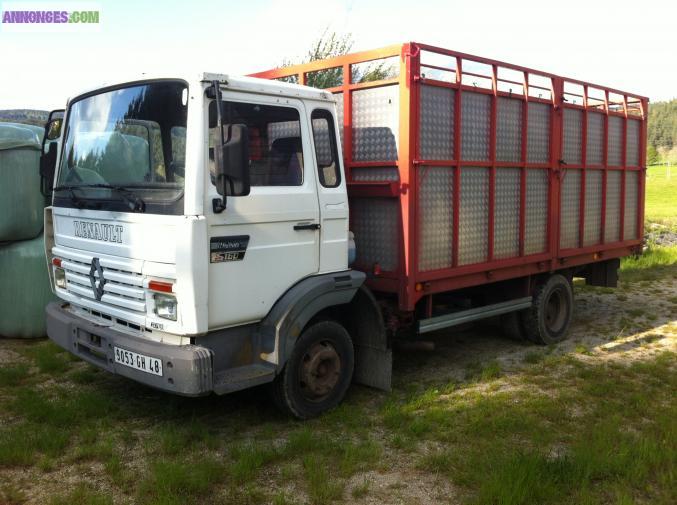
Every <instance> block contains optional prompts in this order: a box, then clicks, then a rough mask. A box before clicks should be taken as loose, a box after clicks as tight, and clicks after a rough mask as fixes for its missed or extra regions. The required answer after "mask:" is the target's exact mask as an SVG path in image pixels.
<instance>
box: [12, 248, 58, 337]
mask: <svg viewBox="0 0 677 505" xmlns="http://www.w3.org/2000/svg"><path fill="white" fill-rule="evenodd" d="M0 279H2V281H1V283H0V285H1V286H2V289H0V336H3V337H9V338H40V337H44V336H45V306H46V305H47V303H49V302H50V301H52V300H56V297H55V296H54V295H53V294H52V290H51V288H50V285H49V274H48V272H47V262H46V260H45V248H44V240H43V237H42V235H40V236H39V237H37V238H34V239H32V240H24V241H23V242H14V243H13V244H5V245H0Z"/></svg>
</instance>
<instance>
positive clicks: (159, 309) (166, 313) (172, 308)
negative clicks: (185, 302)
mask: <svg viewBox="0 0 677 505" xmlns="http://www.w3.org/2000/svg"><path fill="white" fill-rule="evenodd" d="M153 300H155V313H156V314H157V316H158V317H161V318H163V319H169V320H171V321H176V305H177V304H176V298H174V297H173V296H171V295H163V294H160V293H155V294H154V295H153Z"/></svg>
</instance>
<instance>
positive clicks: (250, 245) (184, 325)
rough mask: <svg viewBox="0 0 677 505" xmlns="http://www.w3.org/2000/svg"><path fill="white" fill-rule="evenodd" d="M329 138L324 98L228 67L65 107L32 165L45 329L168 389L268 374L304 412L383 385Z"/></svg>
mask: <svg viewBox="0 0 677 505" xmlns="http://www.w3.org/2000/svg"><path fill="white" fill-rule="evenodd" d="M339 128H342V126H341V125H339V124H338V123H337V121H336V110H335V104H334V101H333V97H332V95H331V94H330V93H327V92H324V91H322V90H317V89H314V88H308V87H304V86H298V85H292V84H286V83H283V82H277V81H269V80H262V79H255V78H243V77H231V76H226V75H222V74H203V75H202V76H199V77H198V78H195V79H193V78H186V77H185V76H184V77H179V78H166V77H158V78H148V77H145V76H144V78H143V79H140V80H134V81H129V82H124V83H120V84H116V85H113V86H106V87H102V88H100V89H95V90H91V91H88V92H86V93H83V94H81V95H78V96H76V97H75V98H72V99H71V100H70V101H69V102H68V106H67V109H66V112H65V117H64V122H63V128H62V130H61V139H60V146H59V149H58V150H57V149H56V147H55V148H54V149H52V150H51V151H50V152H49V153H47V154H46V155H45V156H44V159H43V164H42V168H41V171H42V174H43V177H45V178H46V179H47V184H46V186H48V187H52V188H53V190H52V195H53V196H52V206H51V207H48V208H47V209H46V213H45V239H46V240H45V243H46V254H47V259H48V261H49V265H50V272H51V275H52V280H53V285H54V291H55V293H56V295H57V296H58V297H59V298H60V300H61V301H60V302H55V303H52V304H51V305H49V306H48V308H47V329H48V335H49V337H50V338H51V339H52V340H53V341H55V342H56V343H57V344H59V345H60V346H62V347H64V348H65V349H67V350H69V351H70V352H72V353H73V354H76V355H78V356H80V357H82V358H83V359H85V360H87V361H88V362H90V363H92V364H94V365H96V366H99V367H101V368H104V369H106V370H108V371H111V372H114V373H117V374H120V375H124V376H126V377H129V378H131V379H134V380H137V381H139V382H142V383H145V384H148V385H150V386H152V387H155V388H158V389H162V390H166V391H170V392H173V393H177V394H182V395H189V396H198V395H204V394H209V393H211V392H216V393H219V394H223V393H228V392H231V391H236V390H239V389H243V388H246V387H250V386H254V385H258V384H263V383H267V382H273V391H274V393H275V394H274V397H275V398H276V401H277V403H278V404H279V405H280V406H281V407H283V408H284V409H286V410H287V411H289V412H291V413H292V414H294V415H296V416H298V417H301V418H305V417H310V416H313V415H317V414H319V413H321V412H323V411H324V410H326V409H328V408H331V407H333V406H335V405H336V404H338V402H340V400H341V399H342V397H343V396H344V394H345V392H346V390H347V388H348V386H349V384H350V382H351V380H352V379H353V376H355V379H356V380H360V381H361V382H365V383H368V384H371V385H374V386H378V387H385V388H388V387H389V380H390V363H391V356H390V351H388V349H387V346H386V343H385V342H386V337H385V329H384V326H383V320H382V317H381V313H380V310H379V307H378V304H377V303H376V302H375V299H374V298H373V296H372V295H371V294H370V293H369V291H367V290H366V288H364V287H363V286H362V284H363V282H364V280H365V275H364V274H363V273H361V272H358V271H354V270H351V269H349V265H348V263H349V259H348V258H349V248H350V247H351V241H350V240H349V230H348V198H347V191H346V181H345V176H344V173H343V167H342V160H341V155H340V153H341V148H340V140H339V137H338V135H337V133H338V131H339ZM219 132H221V134H219ZM358 313H359V314H358ZM358 315H359V317H358ZM358 321H359V322H358ZM360 349H363V350H364V352H360ZM375 357H379V359H380V361H379V362H381V363H382V364H383V366H382V368H383V371H382V372H375V371H374V362H375V361H374V358H375ZM356 359H357V363H356ZM377 361H378V360H377ZM354 370H355V373H353V371H354Z"/></svg>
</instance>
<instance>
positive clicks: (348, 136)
mask: <svg viewBox="0 0 677 505" xmlns="http://www.w3.org/2000/svg"><path fill="white" fill-rule="evenodd" d="M349 85H350V64H349V63H345V64H344V65H343V82H342V85H341V87H342V93H343V159H344V161H345V167H346V178H347V179H348V180H349V181H350V180H352V175H351V168H350V167H351V166H352V163H353V129H352V127H351V125H352V124H353V96H352V94H351V92H350V88H349Z"/></svg>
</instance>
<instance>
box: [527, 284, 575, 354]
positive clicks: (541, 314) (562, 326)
mask: <svg viewBox="0 0 677 505" xmlns="http://www.w3.org/2000/svg"><path fill="white" fill-rule="evenodd" d="M573 310H574V292H573V289H572V287H571V283H570V282H569V281H568V280H567V279H566V277H564V276H563V275H560V274H554V275H551V276H550V277H549V278H548V280H547V281H545V282H544V283H542V284H539V285H538V286H537V287H536V289H535V291H534V299H533V303H532V305H531V307H530V308H528V309H526V310H524V311H522V312H521V317H520V319H521V322H522V328H523V330H524V336H525V337H526V338H528V339H529V340H531V341H532V342H534V343H535V344H539V345H550V344H555V343H557V342H561V341H562V340H564V339H565V338H566V337H567V332H568V331H569V326H570V325H571V318H572V315H573Z"/></svg>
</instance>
